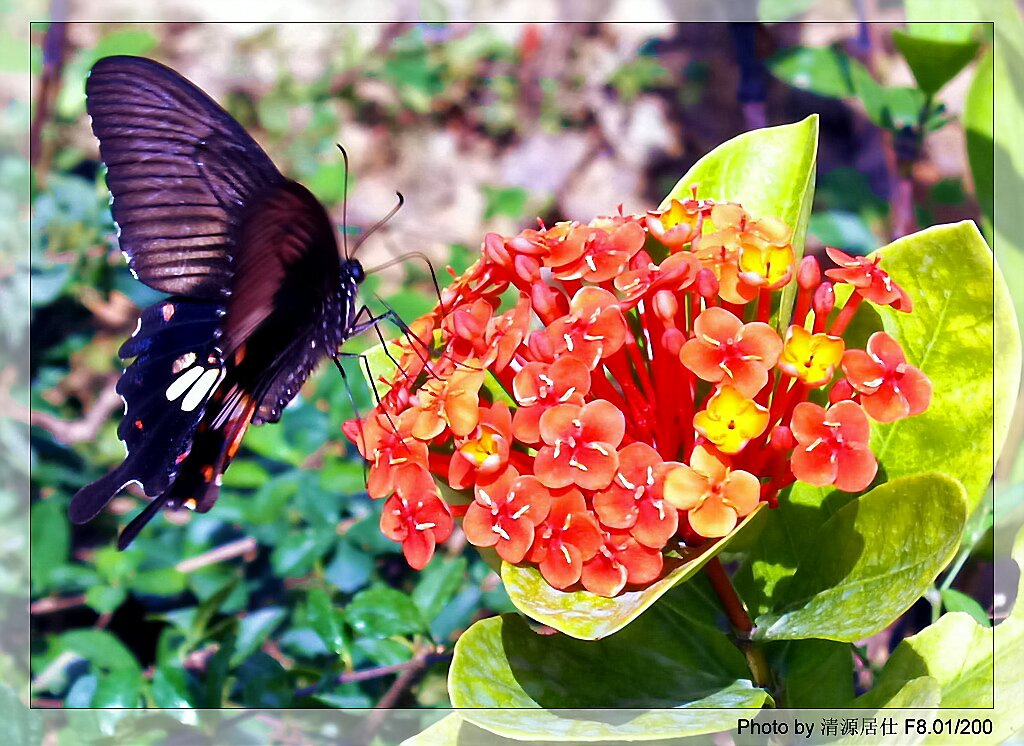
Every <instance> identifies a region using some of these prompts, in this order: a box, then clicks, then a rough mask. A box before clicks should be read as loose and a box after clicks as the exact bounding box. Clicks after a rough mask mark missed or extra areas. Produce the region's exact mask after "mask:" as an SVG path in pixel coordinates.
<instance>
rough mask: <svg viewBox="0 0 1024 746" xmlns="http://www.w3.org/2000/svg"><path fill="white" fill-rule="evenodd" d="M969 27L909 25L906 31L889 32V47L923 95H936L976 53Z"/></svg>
mask: <svg viewBox="0 0 1024 746" xmlns="http://www.w3.org/2000/svg"><path fill="white" fill-rule="evenodd" d="M972 25H973V24H963V23H947V24H942V23H939V24H935V23H912V24H910V26H909V28H908V30H907V31H900V30H896V31H893V33H892V40H893V43H894V44H895V45H896V48H897V49H898V50H899V51H900V54H902V55H903V59H905V60H906V61H907V65H909V66H910V71H911V72H912V73H913V74H914V80H916V81H917V85H918V86H919V87H920V88H921V90H922V91H924V92H925V93H926V94H927V95H929V96H932V95H934V94H936V93H938V91H939V89H940V88H942V87H943V86H944V85H946V83H948V82H949V81H951V80H952V79H953V78H954V77H956V74H957V73H959V72H960V71H961V70H963V69H964V68H965V67H966V66H967V65H968V63H970V61H971V60H973V59H974V56H975V55H976V54H977V53H978V46H979V45H978V42H976V41H974V40H973V39H971V38H970V30H971V29H970V27H971V26H972ZM943 27H945V28H943ZM964 32H966V33H967V35H966V37H965V36H964Z"/></svg>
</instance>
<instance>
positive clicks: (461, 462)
mask: <svg viewBox="0 0 1024 746" xmlns="http://www.w3.org/2000/svg"><path fill="white" fill-rule="evenodd" d="M480 413H481V414H480V423H479V424H478V425H477V426H476V427H475V428H474V429H473V432H471V433H470V434H469V435H468V436H466V437H465V438H456V440H455V452H454V453H453V454H452V458H451V462H450V463H449V466H448V484H449V485H451V487H453V488H454V489H457V490H461V489H465V488H466V487H471V486H473V485H474V484H476V483H477V482H481V481H483V482H487V481H490V480H491V479H493V478H494V477H495V476H497V475H498V474H500V473H501V472H502V471H504V470H505V467H506V466H507V465H508V454H509V449H510V447H511V445H512V413H511V412H510V411H509V408H508V404H506V403H505V402H495V403H494V404H493V405H492V406H491V407H488V408H483V407H481V408H480Z"/></svg>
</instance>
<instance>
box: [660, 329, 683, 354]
mask: <svg viewBox="0 0 1024 746" xmlns="http://www.w3.org/2000/svg"><path fill="white" fill-rule="evenodd" d="M685 343H686V335H685V334H683V332H682V331H680V330H679V329H676V328H675V327H674V326H673V327H670V328H668V329H666V330H665V333H664V334H663V335H662V337H661V346H662V347H664V348H665V351H666V352H668V353H669V354H670V355H673V356H678V355H679V351H680V350H681V349H683V345H684V344H685Z"/></svg>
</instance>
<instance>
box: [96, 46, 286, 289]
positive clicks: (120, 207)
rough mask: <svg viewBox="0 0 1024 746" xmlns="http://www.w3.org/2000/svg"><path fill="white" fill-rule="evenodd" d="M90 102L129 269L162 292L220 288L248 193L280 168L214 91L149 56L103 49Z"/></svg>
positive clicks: (277, 177)
mask: <svg viewBox="0 0 1024 746" xmlns="http://www.w3.org/2000/svg"><path fill="white" fill-rule="evenodd" d="M86 108H87V110H88V112H89V115H90V116H91V117H92V127H93V132H94V133H95V134H96V137H97V138H98V139H99V141H100V154H101V155H102V157H103V161H104V163H105V164H106V166H107V185H108V187H109V188H110V192H111V195H112V204H111V212H112V214H113V217H114V221H115V222H116V223H117V225H118V229H119V236H118V240H119V242H120V245H121V250H122V251H123V252H124V253H125V255H126V256H127V257H128V261H129V264H130V266H131V268H132V271H133V272H134V273H135V275H136V276H137V277H138V279H140V280H141V281H142V282H144V283H146V284H147V285H149V286H150V287H152V288H154V289H156V290H160V291H163V292H166V293H172V294H178V295H187V296H192V297H203V298H216V297H219V296H223V295H226V294H227V293H228V292H229V291H230V280H231V263H232V254H233V251H234V246H235V241H236V235H235V232H236V228H237V225H238V223H239V222H240V220H241V217H242V213H243V211H244V209H245V206H246V203H247V201H251V200H252V199H253V198H255V197H257V196H258V195H259V194H260V193H261V192H262V191H263V190H264V189H266V188H267V187H268V186H271V185H274V184H277V183H280V182H282V181H283V180H284V177H282V176H281V174H280V173H279V172H278V171H277V169H276V168H275V167H274V165H273V163H271V161H270V159H269V158H268V157H267V156H266V154H265V153H264V152H263V151H262V150H261V149H260V147H259V145H257V144H256V142H255V141H254V140H253V139H252V138H251V137H250V136H249V135H248V133H246V131H245V129H244V128H243V127H242V126H241V125H240V124H238V122H236V121H235V120H234V119H233V118H232V117H231V116H230V115H229V114H228V113H227V112H225V111H224V110H223V109H222V108H221V107H220V106H219V105H218V104H217V103H216V102H214V101H213V99H211V98H210V97H209V96H207V95H206V94H205V93H203V92H202V91H201V90H199V89H198V88H196V87H195V86H194V85H192V84H191V83H190V82H188V81H187V80H185V78H183V77H181V76H180V75H178V74H177V73H176V72H174V71H173V70H171V69H170V68H167V67H165V66H163V65H161V64H159V63H157V62H154V61H152V60H148V59H144V58H141V57H105V58H103V59H101V60H100V61H99V62H97V63H96V64H95V66H94V67H93V68H92V71H91V72H90V74H89V78H88V80H87V81H86Z"/></svg>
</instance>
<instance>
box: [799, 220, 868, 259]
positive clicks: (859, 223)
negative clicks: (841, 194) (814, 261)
mask: <svg viewBox="0 0 1024 746" xmlns="http://www.w3.org/2000/svg"><path fill="white" fill-rule="evenodd" d="M807 230H808V231H809V232H810V234H811V235H812V236H814V237H815V238H817V239H818V240H819V241H820V242H821V243H823V244H824V245H826V246H836V247H839V248H841V249H842V250H843V251H845V252H847V253H848V254H856V255H859V256H862V255H864V254H868V253H870V252H872V251H874V250H875V249H876V248H878V236H876V235H875V234H874V231H872V230H871V228H870V227H869V226H868V224H867V222H866V221H865V220H864V218H862V217H861V216H860V215H857V214H856V213H852V212H846V211H845V210H820V211H818V212H815V213H814V214H813V215H811V220H810V223H809V224H808V227H807Z"/></svg>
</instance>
